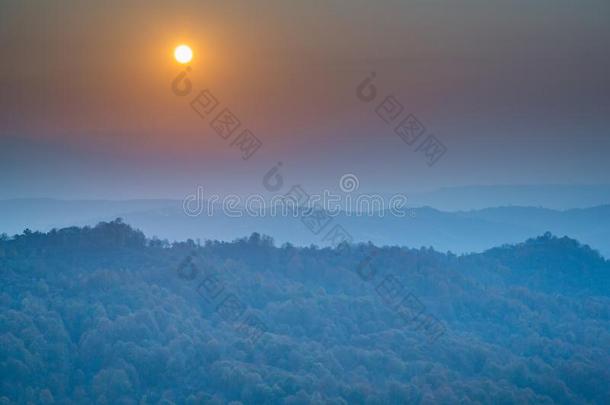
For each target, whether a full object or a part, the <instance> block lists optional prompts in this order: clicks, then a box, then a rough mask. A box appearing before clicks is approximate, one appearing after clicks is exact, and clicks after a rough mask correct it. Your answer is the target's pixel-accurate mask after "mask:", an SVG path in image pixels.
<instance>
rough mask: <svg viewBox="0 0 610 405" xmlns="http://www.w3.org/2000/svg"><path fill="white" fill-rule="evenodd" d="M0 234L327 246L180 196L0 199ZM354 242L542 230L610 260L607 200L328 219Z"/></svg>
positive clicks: (287, 228) (498, 238) (465, 242)
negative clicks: (137, 234)
mask: <svg viewBox="0 0 610 405" xmlns="http://www.w3.org/2000/svg"><path fill="white" fill-rule="evenodd" d="M0 213H2V218H1V219H0V233H3V232H4V233H7V234H9V235H11V234H15V233H20V232H21V231H23V230H24V229H25V228H29V229H31V230H41V231H48V230H50V229H52V228H61V227H65V226H70V225H78V226H85V225H94V224H96V223H98V222H100V221H107V220H112V219H114V218H116V217H122V218H124V220H125V221H126V222H127V223H129V224H131V225H133V226H135V227H137V228H139V229H142V230H143V231H144V232H145V233H146V234H148V235H156V236H158V237H160V238H166V239H169V240H184V239H187V238H192V239H202V240H205V239H219V240H227V241H230V240H233V239H235V238H238V237H240V236H241V235H244V234H250V233H252V232H261V233H264V234H268V235H271V236H272V237H273V238H275V240H276V241H278V242H279V243H284V242H290V243H293V244H296V245H309V244H317V245H324V241H323V236H324V234H314V233H312V232H310V231H309V229H307V227H306V226H305V225H304V224H303V223H302V222H301V221H300V220H299V219H296V218H293V217H269V216H267V217H248V216H244V217H239V218H231V217H228V216H225V215H222V214H215V215H213V216H206V215H205V214H202V215H201V216H198V217H189V216H187V215H185V214H184V212H183V210H182V202H181V201H178V200H130V201H95V200H94V201H59V200H4V201H0ZM333 223H334V224H340V225H341V226H343V227H344V228H345V229H346V230H347V232H349V234H350V235H351V236H352V237H353V240H354V241H356V242H359V241H363V242H367V241H371V242H373V243H376V244H379V245H405V246H412V247H419V246H432V247H434V248H435V249H437V250H440V251H448V250H449V251H452V252H455V253H465V252H481V251H484V250H486V249H489V248H492V247H494V246H499V245H502V244H505V243H517V242H519V241H522V240H525V239H527V238H529V237H531V236H532V235H540V234H543V233H545V232H547V231H549V232H552V233H553V234H556V235H560V236H563V235H567V236H569V237H572V238H575V239H578V240H579V241H581V242H583V243H585V244H588V245H590V246H591V247H592V248H593V249H596V250H598V251H599V252H601V253H602V254H603V255H605V256H606V257H610V205H601V206H596V207H591V208H577V209H569V210H564V211H559V210H553V209H548V208H539V207H514V206H513V207H496V208H485V209H481V210H469V211H456V212H447V211H439V210H438V209H435V208H430V207H421V208H413V209H411V210H410V211H409V215H407V216H405V217H402V218H398V217H393V216H389V215H385V216H383V217H380V216H355V215H348V214H346V213H341V214H340V215H338V216H336V217H335V218H334V219H333Z"/></svg>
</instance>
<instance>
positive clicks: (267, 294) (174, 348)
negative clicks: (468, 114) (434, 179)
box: [0, 220, 610, 404]
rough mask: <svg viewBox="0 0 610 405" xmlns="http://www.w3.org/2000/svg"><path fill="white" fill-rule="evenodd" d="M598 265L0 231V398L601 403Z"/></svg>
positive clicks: (527, 248)
mask: <svg viewBox="0 0 610 405" xmlns="http://www.w3.org/2000/svg"><path fill="white" fill-rule="evenodd" d="M609 274H610V262H608V261H606V260H605V259H604V258H603V257H601V256H600V255H599V254H598V253H597V252H595V251H593V250H591V249H590V248H588V247H587V246H583V245H581V244H579V243H578V242H577V241H575V240H572V239H569V238H557V237H554V236H552V235H550V234H545V235H542V236H539V237H536V238H533V239H530V240H527V241H525V242H523V243H521V244H518V245H507V246H501V247H498V248H494V249H491V250H488V251H485V252H483V253H481V254H472V255H464V256H456V255H454V254H451V253H440V252H436V251H434V250H432V249H428V248H421V249H409V248H399V247H376V246H373V245H371V244H359V245H351V246H340V247H338V248H336V249H331V248H317V247H315V246H312V247H308V248H296V247H294V246H291V245H288V244H287V245H283V246H281V247H276V246H274V244H273V241H272V240H271V239H270V238H268V237H265V236H261V235H259V234H252V235H251V236H250V237H248V238H244V239H239V240H236V241H234V242H231V243H227V242H214V241H206V242H204V243H202V244H201V245H198V244H197V243H195V242H194V241H191V240H189V241H186V242H181V243H173V244H169V243H167V242H165V241H161V240H157V239H147V238H146V237H145V235H144V234H143V233H141V232H139V231H136V230H134V229H132V228H130V227H129V226H128V225H126V224H124V223H122V222H121V221H120V220H117V221H113V222H107V223H100V224H99V225H97V226H95V227H93V228H76V227H73V228H66V229H61V230H54V231H51V232H49V233H38V232H30V231H26V232H24V233H23V234H21V235H16V236H14V237H10V238H9V237H6V236H5V237H2V238H1V240H0V276H1V277H2V284H1V285H2V289H1V292H0V376H1V379H0V403H27V402H32V403H102V404H117V403H125V404H139V403H143V404H145V403H150V404H157V403H162V404H171V403H176V404H178V403H192V404H196V403H219V404H220V403H229V402H231V401H237V402H242V403H244V404H246V403H247V404H249V403H290V404H305V403H336V404H344V403H405V402H407V403H420V402H421V403H432V402H434V403H460V402H461V401H464V402H466V403H468V402H477V401H478V402H484V403H507V404H510V403H524V402H530V403H532V402H535V403H555V402H559V403H568V402H570V403H600V404H602V403H607V402H608V399H609V398H610V387H609V386H608V385H607V384H600V382H603V381H610V371H609V370H610V355H609V353H610V284H609V277H608V275H609Z"/></svg>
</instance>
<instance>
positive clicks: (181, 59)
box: [174, 45, 193, 64]
mask: <svg viewBox="0 0 610 405" xmlns="http://www.w3.org/2000/svg"><path fill="white" fill-rule="evenodd" d="M174 58H176V60H177V61H178V63H182V64H185V63H189V62H190V61H191V59H193V51H192V50H191V48H190V47H189V46H188V45H180V46H178V47H176V49H175V50H174Z"/></svg>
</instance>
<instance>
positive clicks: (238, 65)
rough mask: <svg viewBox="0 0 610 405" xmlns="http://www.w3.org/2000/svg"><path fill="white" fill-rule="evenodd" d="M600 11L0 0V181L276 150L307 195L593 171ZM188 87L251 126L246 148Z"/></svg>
mask: <svg viewBox="0 0 610 405" xmlns="http://www.w3.org/2000/svg"><path fill="white" fill-rule="evenodd" d="M609 21H610V2H608V1H607V0H600V1H578V2H576V1H564V0H538V1H535V2H534V1H490V0H487V1H459V0H447V1H434V0H426V1H375V2H373V1H354V0H350V1H243V2H225V1H222V2H221V1H219V2H207V1H201V0H199V1H189V2H178V1H171V2H169V1H167V2H160V1H150V0H149V1H104V2H99V1H79V2H75V1H70V2H68V1H49V2H40V1H13V2H7V1H4V2H2V3H1V5H0V88H1V89H2V90H1V91H0V123H1V127H0V173H1V174H0V184H2V186H3V187H2V188H1V189H0V198H11V197H41V196H45V197H63V198H72V197H78V198H99V197H103V198H136V197H178V198H181V197H182V196H184V194H186V193H190V192H192V190H194V189H195V187H196V186H197V185H203V186H204V187H206V188H207V189H208V190H210V192H213V193H230V192H236V193H245V192H257V191H263V190H262V186H261V178H262V176H263V175H264V174H265V172H267V170H268V169H269V168H271V167H272V166H273V165H274V164H276V163H277V162H278V161H282V163H283V166H282V170H283V173H284V175H285V177H286V181H287V182H289V183H300V184H303V185H304V186H305V187H307V189H308V190H311V191H312V192H314V191H316V190H318V189H319V188H322V187H335V186H336V184H337V181H338V179H339V178H340V177H341V175H343V174H345V173H354V174H356V175H357V176H358V177H359V178H360V186H361V191H385V192H409V191H415V190H422V189H433V188H436V187H440V186H452V185H465V184H539V183H589V184H590V183H608V182H609V181H608V173H610V159H608V156H607V154H608V152H609V151H610V133H609V129H610V126H609V121H610V23H609ZM182 42H184V43H188V44H189V45H191V46H192V48H193V49H194V52H195V58H194V60H193V61H192V63H191V64H190V67H191V72H190V73H189V75H188V77H189V79H190V80H191V83H192V86H193V90H192V93H191V94H190V95H189V96H185V97H180V96H177V95H175V94H174V93H173V92H172V91H171V87H170V84H171V82H172V80H173V79H174V78H175V77H176V76H177V75H178V74H179V73H180V72H181V71H183V66H180V65H178V64H177V63H176V62H175V61H174V59H173V57H172V52H173V48H174V47H175V46H176V45H178V44H180V43H182ZM372 71H374V72H375V73H376V78H375V82H374V84H375V86H376V88H377V90H378V94H377V98H376V99H375V100H374V101H373V102H371V103H364V102H362V101H361V100H359V99H358V98H357V97H356V87H357V86H358V84H359V83H360V82H361V81H362V80H363V79H364V78H365V77H366V76H367V75H368V74H369V73H370V72H372ZM202 89H209V90H210V92H211V93H212V94H213V95H214V96H215V97H216V98H217V99H218V101H219V107H218V109H217V110H215V112H214V114H215V113H217V112H220V110H221V109H223V108H225V107H228V108H229V109H231V110H232V111H233V112H234V114H235V115H236V116H237V117H238V118H239V120H240V121H241V123H242V125H241V127H240V129H239V130H238V132H239V131H241V129H244V128H248V129H250V130H251V131H252V133H254V134H255V135H256V136H257V137H258V138H259V139H260V140H261V141H262V143H263V146H262V147H261V148H260V149H259V150H258V151H257V153H256V154H255V155H253V156H252V157H251V158H250V159H249V160H242V159H241V156H240V152H239V150H237V149H236V148H235V146H233V147H232V146H231V142H232V140H231V139H229V140H224V139H222V138H221V137H219V136H218V135H217V134H216V133H215V132H214V131H213V130H212V129H211V127H210V121H212V119H213V116H214V114H212V116H210V117H208V118H207V119H205V120H204V119H202V118H200V117H199V115H197V114H196V113H195V112H194V111H193V109H191V107H190V106H189V102H190V101H191V100H192V99H193V97H194V96H195V95H196V94H197V93H198V92H199V91H200V90H202ZM388 95H393V96H395V97H396V99H397V100H398V101H400V102H401V103H402V104H403V105H404V111H403V114H402V115H400V116H399V118H398V120H400V119H401V118H402V117H403V116H406V115H407V114H414V115H415V116H416V117H417V118H418V119H419V120H420V121H421V122H422V123H423V124H424V126H425V127H426V134H425V135H424V137H425V136H427V135H428V134H434V135H435V136H436V137H437V139H438V140H440V141H441V142H442V143H443V144H444V145H445V146H446V148H447V152H446V153H445V155H444V156H443V157H442V158H441V159H440V160H439V161H438V162H437V163H436V164H435V165H434V166H432V167H429V166H428V165H427V163H426V157H425V155H424V154H423V153H422V152H421V150H420V151H419V152H416V151H415V149H416V147H415V146H409V145H407V144H406V143H405V142H403V141H402V140H401V139H400V138H399V137H398V136H397V135H396V134H395V133H394V132H393V126H391V125H389V124H386V123H385V122H383V121H382V120H381V119H380V118H379V117H378V116H377V115H376V113H375V109H376V107H377V106H378V105H379V104H380V102H381V101H383V100H384V99H385V97H386V96H388ZM394 123H395V122H394ZM422 139H424V138H420V140H422Z"/></svg>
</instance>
